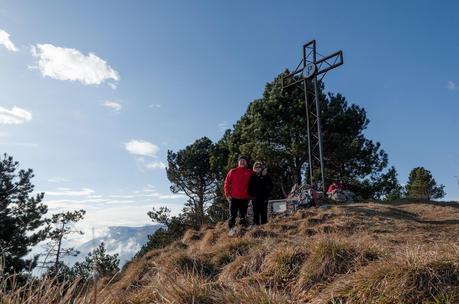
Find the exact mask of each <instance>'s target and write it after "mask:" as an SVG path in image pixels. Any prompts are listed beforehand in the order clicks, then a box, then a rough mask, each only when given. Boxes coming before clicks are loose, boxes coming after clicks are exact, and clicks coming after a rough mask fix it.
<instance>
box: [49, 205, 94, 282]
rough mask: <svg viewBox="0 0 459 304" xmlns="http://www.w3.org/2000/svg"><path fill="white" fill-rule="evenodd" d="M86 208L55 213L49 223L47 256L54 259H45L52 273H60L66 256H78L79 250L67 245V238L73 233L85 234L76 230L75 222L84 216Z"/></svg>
mask: <svg viewBox="0 0 459 304" xmlns="http://www.w3.org/2000/svg"><path fill="white" fill-rule="evenodd" d="M85 213H86V211H85V210H75V211H67V212H62V213H56V214H53V215H52V217H51V219H50V220H49V223H50V225H51V227H52V228H51V229H50V231H49V233H48V239H49V242H48V244H47V247H48V250H47V255H46V257H47V258H51V259H52V260H48V261H45V262H44V263H45V264H48V265H51V266H50V267H49V271H50V275H51V276H52V275H53V274H57V273H59V269H60V266H61V265H62V259H63V257H65V256H77V255H78V254H79V252H78V251H77V250H75V249H74V248H72V247H65V244H64V242H65V240H66V239H67V238H68V236H69V235H71V234H73V233H77V234H83V232H82V231H80V230H76V229H75V227H74V224H75V223H76V222H78V221H80V220H82V219H83V218H84V215H85Z"/></svg>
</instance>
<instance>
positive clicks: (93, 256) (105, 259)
mask: <svg viewBox="0 0 459 304" xmlns="http://www.w3.org/2000/svg"><path fill="white" fill-rule="evenodd" d="M118 256H119V255H118V254H117V253H115V254H113V255H112V254H108V253H107V249H106V248H105V244H104V242H101V243H100V244H99V246H98V247H97V248H95V249H94V250H93V251H92V252H89V253H88V255H87V256H86V258H85V260H84V261H83V262H76V263H75V265H73V267H72V272H73V274H74V276H75V277H77V278H83V279H88V278H90V277H91V275H92V274H93V271H94V270H95V271H96V273H97V275H98V276H100V277H106V276H113V275H115V274H116V273H117V272H118V271H119V270H120V268H119V263H120V260H119V258H118Z"/></svg>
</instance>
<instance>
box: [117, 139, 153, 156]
mask: <svg viewBox="0 0 459 304" xmlns="http://www.w3.org/2000/svg"><path fill="white" fill-rule="evenodd" d="M124 145H125V148H126V150H127V151H128V152H129V153H131V154H135V155H142V156H150V157H156V154H157V153H158V152H159V147H158V146H157V145H154V144H152V143H150V142H148V141H145V140H137V139H133V140H131V141H129V142H127V143H125V144H124Z"/></svg>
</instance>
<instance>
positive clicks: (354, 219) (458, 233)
mask: <svg viewBox="0 0 459 304" xmlns="http://www.w3.org/2000/svg"><path fill="white" fill-rule="evenodd" d="M226 233H227V229H226V226H225V224H224V223H220V224H219V225H217V227H214V228H209V227H207V228H203V229H202V230H201V231H188V232H187V233H186V234H185V235H184V237H183V238H182V240H180V241H177V242H176V243H174V244H173V245H171V246H170V247H168V248H165V249H160V250H153V251H151V252H149V253H148V254H147V255H145V256H144V257H142V258H140V259H137V260H135V261H133V262H131V263H130V264H129V265H128V266H127V267H126V268H125V270H124V271H123V273H122V274H121V276H120V277H119V278H118V279H117V280H116V282H112V283H111V284H109V286H107V287H106V288H105V289H104V290H101V291H100V292H99V297H98V298H99V301H98V303H112V304H136V303H138V304H140V303H168V304H169V303H177V304H181V303H196V304H198V303H209V304H210V303H222V304H223V303H266V304H268V303H272V304H277V303H325V304H338V303H381V304H382V303H426V304H427V303H459V204H435V203H421V202H417V203H409V202H398V203H371V202H370V203H355V204H346V205H339V206H329V207H326V208H322V207H321V208H313V209H307V210H299V211H298V212H296V213H295V214H294V215H293V216H291V217H278V218H275V219H273V220H272V221H271V222H270V223H269V224H267V225H266V226H264V227H262V228H256V229H252V230H249V231H243V232H242V233H241V235H240V236H239V237H236V238H234V237H233V238H230V237H228V236H227V234H226ZM0 299H1V298H0ZM5 299H6V300H5ZM79 302H80V303H84V301H83V300H81V301H79ZM0 303H2V304H3V303H21V302H17V301H8V299H7V297H5V296H4V300H3V301H2V300H0ZM30 303H45V302H30ZM53 303H65V302H59V301H57V302H53Z"/></svg>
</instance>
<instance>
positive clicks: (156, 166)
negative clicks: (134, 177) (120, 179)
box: [145, 161, 167, 170]
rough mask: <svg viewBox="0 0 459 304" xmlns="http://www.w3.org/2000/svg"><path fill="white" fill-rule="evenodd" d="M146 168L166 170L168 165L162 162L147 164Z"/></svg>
mask: <svg viewBox="0 0 459 304" xmlns="http://www.w3.org/2000/svg"><path fill="white" fill-rule="evenodd" d="M145 168H147V169H161V170H164V169H166V168H167V166H166V164H165V163H163V162H161V161H156V162H151V163H146V164H145Z"/></svg>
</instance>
